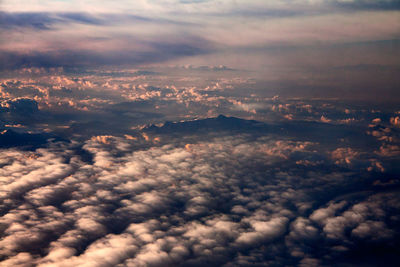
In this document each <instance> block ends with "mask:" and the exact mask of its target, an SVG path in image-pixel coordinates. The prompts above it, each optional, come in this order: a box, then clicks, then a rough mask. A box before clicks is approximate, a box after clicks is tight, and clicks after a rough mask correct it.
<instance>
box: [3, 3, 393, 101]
mask: <svg viewBox="0 0 400 267" xmlns="http://www.w3.org/2000/svg"><path fill="white" fill-rule="evenodd" d="M399 8H400V5H399V2H398V1H394V0H393V1H391V0H382V1H369V0H359V1H357V0H355V1H333V0H332V1H322V0H321V1H305V0H304V1H303V0H299V1H275V0H273V1H256V0H253V1H174V0H170V1H145V0H143V1H68V0H66V1H4V0H3V1H2V2H1V10H2V12H1V13H0V21H1V24H0V27H1V28H0V30H1V36H2V38H1V40H2V41H1V43H0V51H1V59H2V60H1V68H2V69H3V70H10V69H16V68H17V69H18V68H21V67H88V68H110V67H114V68H115V67H128V66H129V67H135V68H147V67H149V66H160V65H163V66H171V65H197V66H199V65H207V66H209V65H211V66H218V65H226V66H228V67H230V68H235V69H238V70H241V71H243V73H245V72H246V71H247V72H246V75H247V76H251V77H254V78H257V79H258V80H259V81H265V82H267V84H265V83H260V85H259V86H260V87H264V88H265V87H268V86H269V87H271V86H275V87H276V86H278V87H285V86H283V85H282V84H286V87H290V88H292V89H293V92H295V93H294V95H295V96H298V94H299V93H298V91H299V90H301V91H302V92H303V93H304V94H305V95H310V90H311V91H316V89H315V88H320V89H318V90H322V91H323V90H325V91H329V92H330V94H333V95H335V93H334V92H333V93H332V90H333V91H335V90H338V89H339V91H343V90H345V91H349V92H348V93H347V95H349V96H351V98H354V99H357V98H359V97H361V98H362V99H365V98H369V99H374V98H375V95H377V91H376V90H378V88H379V90H380V92H381V94H380V98H384V99H393V97H394V96H395V98H396V99H398V97H399V94H398V92H397V91H398V90H397V89H398V86H399V78H398V75H396V73H398V71H399V69H400V60H399V58H400V41H399V38H400V11H399ZM274 82H278V85H276V84H275V83H274ZM270 83H273V85H271V84H270ZM310 88H311V89H310ZM324 88H325V89H324ZM285 90H286V91H285V92H286V93H287V91H288V90H289V92H290V89H288V88H285ZM382 92H383V93H382ZM323 94H324V93H322V94H321V95H323ZM382 94H383V96H382ZM289 95H290V93H289ZM340 95H342V94H341V93H337V94H336V96H340Z"/></svg>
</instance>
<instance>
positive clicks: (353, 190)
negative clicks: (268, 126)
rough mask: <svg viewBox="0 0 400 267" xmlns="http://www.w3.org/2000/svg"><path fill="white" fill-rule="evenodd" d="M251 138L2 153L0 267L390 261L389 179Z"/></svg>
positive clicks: (272, 139) (152, 138)
mask: <svg viewBox="0 0 400 267" xmlns="http://www.w3.org/2000/svg"><path fill="white" fill-rule="evenodd" d="M221 119H223V118H221ZM171 127H172V126H171ZM179 127H180V126H179ZM169 129H170V128H169ZM249 133H250V132H249ZM249 133H248V134H237V135H229V134H228V135H227V134H225V136H223V137H217V138H215V137H214V138H213V137H211V138H210V137H209V138H208V141H200V140H201V138H200V136H199V135H190V134H189V135H188V134H185V135H183V138H182V137H178V138H177V139H174V137H173V136H171V134H170V132H169V131H166V132H164V133H163V134H161V135H154V134H150V135H149V134H147V135H146V138H143V141H140V139H137V138H136V140H135V138H134V137H132V136H131V137H128V136H125V137H124V138H122V137H114V136H97V137H94V138H92V139H91V140H88V141H86V142H85V144H84V146H83V149H84V150H86V151H87V152H89V153H90V154H92V155H93V159H92V162H89V161H83V160H82V157H81V156H80V154H79V153H77V152H76V149H74V148H73V144H67V143H54V144H52V145H50V146H49V147H48V148H41V149H37V150H35V151H32V152H28V153H27V152H22V151H18V150H15V149H8V150H3V151H2V153H1V159H0V162H1V164H2V168H1V174H0V175H1V177H2V180H1V181H2V187H1V188H2V191H1V193H0V197H1V200H2V201H1V203H2V205H1V212H2V214H3V217H2V219H1V222H0V224H1V225H2V239H1V241H0V243H1V246H0V247H1V248H2V249H1V251H0V253H1V255H2V256H1V257H2V264H3V265H5V266H12V265H16V266H176V265H179V266H204V265H205V264H208V265H212V266H221V265H224V266H237V265H242V266H254V265H257V264H259V265H265V264H274V265H295V264H300V265H304V266H309V265H330V264H332V263H333V262H335V263H343V264H349V263H357V264H360V265H363V264H367V263H368V264H369V263H371V262H375V263H378V262H380V261H382V260H383V259H385V264H388V265H391V264H392V263H393V266H394V264H395V259H396V258H397V257H398V256H396V255H398V254H397V252H398V241H396V240H398V238H397V237H398V235H399V225H400V224H399V218H398V216H397V214H398V212H399V209H400V206H399V203H400V202H399V197H398V192H397V189H396V188H397V187H393V186H391V185H389V184H390V183H393V182H394V183H396V182H397V177H392V178H393V179H394V180H393V179H392V180H391V181H387V179H388V176H391V175H390V174H389V175H388V176H385V175H383V176H382V175H379V172H380V170H379V169H376V170H375V171H372V170H371V171H370V170H369V169H368V168H366V167H367V166H365V165H364V164H374V163H371V160H370V159H369V158H368V157H362V156H361V154H360V153H355V152H353V150H352V149H351V148H336V149H335V150H326V148H325V147H324V146H321V145H320V144H318V143H315V142H309V141H301V140H300V139H299V140H297V141H296V140H292V139H290V138H289V139H288V138H283V137H282V136H281V137H278V136H276V135H273V134H272V135H271V134H269V135H266V136H258V137H257V136H254V135H253V134H249ZM143 134H145V133H143ZM185 136H186V137H185ZM204 137H206V136H204ZM188 138H189V139H188ZM166 139H168V140H169V141H168V142H164V143H163V140H166ZM206 139H207V138H206ZM188 140H192V142H190V143H186V141H188ZM196 140H198V141H196ZM140 142H147V148H145V147H142V148H140V146H139V147H138V144H139V143H140ZM340 153H342V154H345V155H346V156H339V154H340ZM362 153H365V152H362ZM371 156H372V157H373V154H369V157H371ZM338 158H339V159H342V158H344V161H340V160H338ZM296 159H302V160H296ZM364 166H365V167H364ZM360 167H361V169H360ZM377 233H379V234H377ZM363 251H368V256H366V255H365V253H363ZM322 255H323V256H322ZM392 260H393V262H392Z"/></svg>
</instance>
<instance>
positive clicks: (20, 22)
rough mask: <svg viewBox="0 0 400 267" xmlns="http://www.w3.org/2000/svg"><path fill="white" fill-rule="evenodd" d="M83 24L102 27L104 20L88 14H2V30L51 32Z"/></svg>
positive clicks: (0, 18) (0, 20)
mask: <svg viewBox="0 0 400 267" xmlns="http://www.w3.org/2000/svg"><path fill="white" fill-rule="evenodd" d="M69 23H82V24H90V25H101V24H103V23H104V21H103V20H101V19H98V18H96V17H95V16H92V15H90V14H86V13H46V12H23V13H18V12H0V28H3V29H9V30H10V29H13V28H33V29H36V30H51V29H54V27H55V25H57V24H69Z"/></svg>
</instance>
